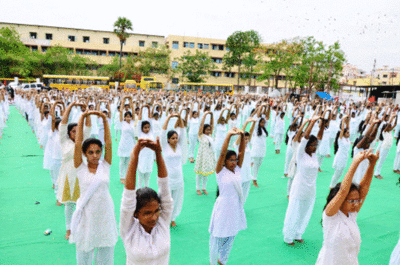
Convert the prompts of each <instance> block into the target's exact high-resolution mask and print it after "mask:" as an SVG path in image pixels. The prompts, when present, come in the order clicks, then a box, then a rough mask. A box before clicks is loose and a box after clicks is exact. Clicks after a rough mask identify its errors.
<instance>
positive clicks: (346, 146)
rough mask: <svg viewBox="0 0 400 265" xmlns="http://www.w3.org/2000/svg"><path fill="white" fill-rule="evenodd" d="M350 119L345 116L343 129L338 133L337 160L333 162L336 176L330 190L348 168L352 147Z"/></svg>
mask: <svg viewBox="0 0 400 265" xmlns="http://www.w3.org/2000/svg"><path fill="white" fill-rule="evenodd" d="M349 123H350V117H349V116H345V117H344V118H343V123H342V129H341V130H340V132H337V136H336V139H335V146H334V152H335V159H334V160H333V165H332V168H334V169H335V174H334V175H333V177H332V180H331V185H330V186H329V188H330V189H333V188H334V187H335V186H336V184H337V183H338V182H339V179H340V178H341V176H342V174H343V171H344V169H345V168H346V166H347V160H348V159H349V151H350V147H351V143H350V139H349V137H350V130H349Z"/></svg>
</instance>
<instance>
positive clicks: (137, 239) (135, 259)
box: [119, 139, 173, 265]
mask: <svg viewBox="0 0 400 265" xmlns="http://www.w3.org/2000/svg"><path fill="white" fill-rule="evenodd" d="M144 148H149V149H151V150H152V151H153V152H154V153H155V157H156V163H157V172H158V181H157V182H158V187H159V193H158V194H157V192H156V191H154V190H153V189H151V188H149V187H144V188H140V189H136V172H137V167H138V163H139V154H140V152H141V151H142V150H143V149H144ZM167 176H168V173H167V167H166V165H165V162H164V159H163V156H162V153H161V145H160V141H159V139H157V141H156V142H154V141H151V140H149V139H146V140H145V139H139V140H138V142H137V143H136V145H135V147H134V148H133V151H132V154H131V160H130V162H129V167H128V171H127V174H126V182H125V189H124V191H123V193H122V201H121V214H120V224H119V231H120V236H121V238H122V241H123V243H124V247H125V252H126V264H128V265H133V264H134V265H142V264H143V265H166V264H169V254H170V248H171V239H170V222H171V216H172V211H173V200H172V197H171V193H170V189H169V184H168V177H167Z"/></svg>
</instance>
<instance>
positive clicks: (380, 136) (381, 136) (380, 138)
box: [379, 124, 387, 141]
mask: <svg viewBox="0 0 400 265" xmlns="http://www.w3.org/2000/svg"><path fill="white" fill-rule="evenodd" d="M386 127H387V124H384V125H382V130H381V134H380V135H379V141H383V131H384V130H385V129H386Z"/></svg>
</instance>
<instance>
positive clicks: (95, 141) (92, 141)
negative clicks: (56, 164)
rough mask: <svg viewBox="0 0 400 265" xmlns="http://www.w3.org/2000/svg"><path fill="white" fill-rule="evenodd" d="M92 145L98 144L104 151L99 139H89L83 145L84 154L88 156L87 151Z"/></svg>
mask: <svg viewBox="0 0 400 265" xmlns="http://www.w3.org/2000/svg"><path fill="white" fill-rule="evenodd" d="M91 144H96V145H98V146H99V147H100V149H103V144H102V143H101V141H100V140H99V139H96V138H88V139H86V140H85V141H84V142H83V144H82V152H83V153H84V154H86V151H87V150H88V148H89V146H90V145H91Z"/></svg>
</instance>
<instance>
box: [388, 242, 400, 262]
mask: <svg viewBox="0 0 400 265" xmlns="http://www.w3.org/2000/svg"><path fill="white" fill-rule="evenodd" d="M399 264H400V240H399V242H397V245H396V247H395V248H394V249H393V252H392V255H390V261H389V265H399Z"/></svg>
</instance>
